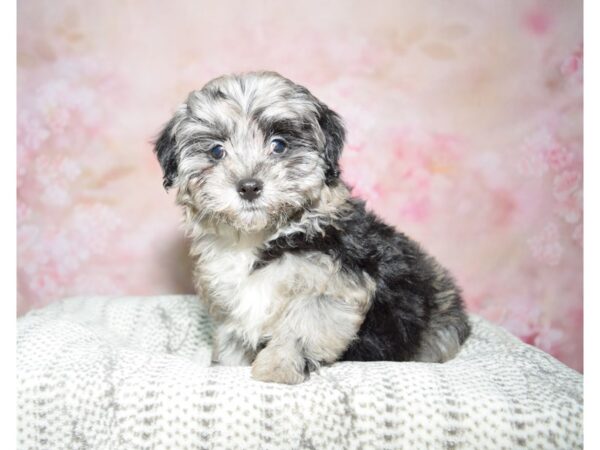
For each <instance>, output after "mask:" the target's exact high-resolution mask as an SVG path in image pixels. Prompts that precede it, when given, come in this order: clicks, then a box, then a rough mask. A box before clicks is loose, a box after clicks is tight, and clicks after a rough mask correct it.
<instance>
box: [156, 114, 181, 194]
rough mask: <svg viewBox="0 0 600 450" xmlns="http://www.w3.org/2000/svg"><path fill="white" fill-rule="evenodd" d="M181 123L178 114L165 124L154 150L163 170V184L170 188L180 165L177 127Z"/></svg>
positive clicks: (167, 188)
mask: <svg viewBox="0 0 600 450" xmlns="http://www.w3.org/2000/svg"><path fill="white" fill-rule="evenodd" d="M178 123H179V117H178V114H176V115H175V116H174V117H173V118H172V119H171V120H169V122H168V123H167V124H166V125H165V127H164V128H163V130H162V131H161V132H160V134H159V136H158V138H157V139H156V141H154V152H155V153H156V157H157V158H158V162H159V163H160V166H161V167H162V170H163V186H164V187H165V189H166V190H169V188H170V187H171V186H173V182H174V181H175V178H177V166H178V165H179V152H178V150H177V142H176V140H175V127H176V125H177V124H178Z"/></svg>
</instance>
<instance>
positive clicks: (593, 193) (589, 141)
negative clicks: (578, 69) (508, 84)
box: [583, 0, 600, 448]
mask: <svg viewBox="0 0 600 450" xmlns="http://www.w3.org/2000/svg"><path fill="white" fill-rule="evenodd" d="M598 14H600V8H599V7H598V2H597V1H595V0H587V1H585V4H584V45H583V47H584V48H583V51H584V58H583V61H584V63H583V64H584V77H583V82H584V92H585V100H584V149H585V151H584V212H585V213H584V214H585V217H584V276H583V279H584V327H583V331H584V333H583V334H584V344H583V348H584V352H583V355H584V358H583V360H584V394H585V400H584V408H585V412H584V442H585V448H599V441H600V438H599V432H598V431H599V430H598V414H599V411H598V410H599V408H598V403H597V400H598V399H599V398H600V395H599V391H600V389H598V375H599V373H598V350H597V349H596V347H595V344H596V343H597V342H598V338H599V334H600V333H599V330H598V327H597V326H596V325H597V324H596V322H598V319H597V317H598V314H600V308H599V307H598V296H599V295H600V289H598V284H597V281H598V278H596V277H597V276H598V264H600V261H599V260H598V251H599V250H600V246H599V245H598V243H599V242H600V239H599V236H600V235H599V234H598V233H600V220H599V216H600V215H599V208H598V198H597V195H598V192H599V191H600V189H599V182H598V181H599V178H600V174H599V173H598V170H599V169H600V158H599V156H598V151H600V142H599V139H598V135H599V133H598V130H599V128H600V126H599V123H598V120H599V118H600V109H599V108H598V99H599V97H600V95H599V94H600V89H599V88H598V81H599V80H600V70H598V69H599V67H598V57H597V55H598V51H599V49H598V45H597V44H598V40H599V33H598V23H597V18H598Z"/></svg>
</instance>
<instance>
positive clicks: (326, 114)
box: [319, 103, 346, 184]
mask: <svg viewBox="0 0 600 450" xmlns="http://www.w3.org/2000/svg"><path fill="white" fill-rule="evenodd" d="M319 106H320V114H319V125H320V127H321V129H322V130H323V134H324V135H325V162H326V163H327V171H326V172H325V181H326V183H327V184H332V183H334V182H335V181H336V180H337V179H338V178H339V176H340V164H339V159H340V156H341V154H342V149H343V147H344V141H345V139H346V130H345V129H344V124H343V122H342V119H341V117H340V116H339V115H338V114H337V113H336V112H335V111H332V110H331V109H329V107H328V106H327V105H325V104H323V103H320V105H319Z"/></svg>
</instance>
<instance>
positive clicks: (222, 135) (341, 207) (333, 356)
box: [155, 72, 470, 384]
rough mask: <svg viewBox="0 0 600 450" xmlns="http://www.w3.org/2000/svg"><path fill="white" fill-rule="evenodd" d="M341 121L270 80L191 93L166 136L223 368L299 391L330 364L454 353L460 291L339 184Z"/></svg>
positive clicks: (164, 151) (464, 331) (163, 149)
mask: <svg viewBox="0 0 600 450" xmlns="http://www.w3.org/2000/svg"><path fill="white" fill-rule="evenodd" d="M344 136H345V131H344V126H343V124H342V121H341V119H340V117H339V116H338V115H337V114H336V113H335V112H333V111H332V110H331V109H329V108H328V107H327V106H326V105H325V104H323V103H322V102H320V101H319V100H318V99H316V98H315V97H314V96H313V95H312V94H311V93H310V92H309V91H308V90H307V89H306V88H304V87H302V86H299V85H297V84H295V83H293V82H292V81H290V80H288V79H286V78H283V77H282V76H280V75H278V74H276V73H273V72H257V73H246V74H241V75H230V76H223V77H220V78H217V79H215V80H212V81H210V82H209V83H208V84H206V85H205V86H204V87H203V88H202V89H200V90H197V91H193V92H192V93H191V94H190V95H189V97H188V98H187V100H186V102H185V103H184V104H182V105H181V106H180V107H179V109H178V110H177V112H176V113H175V115H174V117H173V118H172V119H171V120H170V121H169V122H168V123H167V125H166V127H165V128H164V130H163V131H162V133H161V134H160V136H159V138H158V139H157V141H156V145H155V152H156V155H157V157H158V160H159V162H160V165H161V166H162V169H163V173H164V181H163V184H164V186H165V188H166V189H168V188H170V187H172V186H175V187H176V188H177V203H178V204H179V205H181V207H182V208H183V213H184V223H185V229H186V231H187V234H188V235H189V237H190V238H191V255H192V257H193V259H194V263H195V269H194V283H195V287H196V289H197V292H198V295H199V296H200V299H202V301H204V302H206V303H207V305H208V308H209V311H210V314H211V316H212V317H213V319H214V321H215V334H214V351H213V360H214V361H215V362H218V363H220V364H223V365H250V364H252V376H253V377H254V378H255V379H257V380H262V381H267V382H277V383H287V384H295V383H300V382H301V381H303V380H304V379H305V378H306V376H307V375H308V374H309V372H310V371H311V370H313V369H315V368H317V367H319V365H321V364H327V363H333V362H334V361H380V360H386V361H424V362H444V361H447V360H448V359H450V358H452V357H453V356H454V355H455V354H456V353H457V351H458V350H459V348H460V345H461V344H462V343H463V342H464V340H465V339H466V338H467V336H468V335H469V331H470V328H469V322H468V319H467V316H466V314H465V312H464V309H463V303H462V300H461V295H460V291H459V289H458V288H457V287H456V285H455V284H454V281H453V279H452V277H451V276H450V275H449V273H448V272H447V271H446V270H445V269H444V268H443V267H441V266H440V265H439V264H438V263H437V262H436V261H435V260H434V259H433V258H432V257H430V256H428V255H427V254H426V253H425V252H424V251H423V250H422V249H421V247H420V246H419V245H418V244H417V243H416V242H414V241H412V240H411V239H410V238H408V237H407V236H405V235H404V234H402V233H398V232H397V231H395V230H394V228H392V227H391V226H389V225H386V224H385V223H383V222H382V221H381V220H380V219H378V218H377V217H376V216H375V215H374V214H373V213H371V212H369V211H367V210H366V209H365V205H364V203H363V202H362V201H360V200H358V199H355V198H352V197H351V194H350V190H349V188H348V187H347V186H346V184H344V182H343V181H342V180H341V179H340V167H339V163H338V161H339V158H340V154H341V152H342V147H343V145H344Z"/></svg>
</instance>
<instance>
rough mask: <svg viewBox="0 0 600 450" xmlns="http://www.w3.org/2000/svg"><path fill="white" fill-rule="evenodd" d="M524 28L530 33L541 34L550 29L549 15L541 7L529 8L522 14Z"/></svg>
mask: <svg viewBox="0 0 600 450" xmlns="http://www.w3.org/2000/svg"><path fill="white" fill-rule="evenodd" d="M523 23H524V25H525V28H526V29H527V30H528V31H529V32H531V33H532V34H535V35H538V36H541V35H543V34H546V32H547V31H548V30H549V29H550V24H551V21H550V16H549V15H548V13H547V12H546V11H544V10H543V9H542V8H541V7H535V8H532V9H530V10H529V11H527V12H526V13H525V15H524V16H523Z"/></svg>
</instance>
